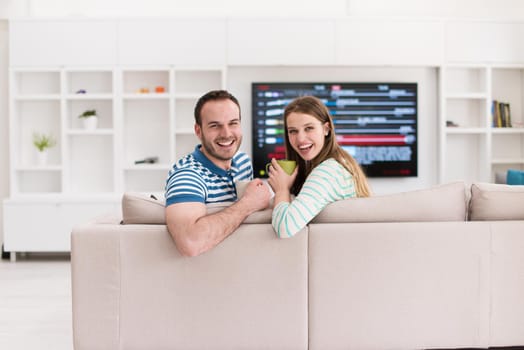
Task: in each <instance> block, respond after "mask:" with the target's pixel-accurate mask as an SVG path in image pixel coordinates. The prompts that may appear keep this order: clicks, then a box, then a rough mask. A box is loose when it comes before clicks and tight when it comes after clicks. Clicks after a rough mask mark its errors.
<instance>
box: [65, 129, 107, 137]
mask: <svg viewBox="0 0 524 350" xmlns="http://www.w3.org/2000/svg"><path fill="white" fill-rule="evenodd" d="M114 133H115V131H114V130H113V129H96V130H82V129H70V130H68V131H67V132H66V134H67V135H70V136H75V135H85V136H88V135H93V136H98V135H108V136H113V135H114Z"/></svg>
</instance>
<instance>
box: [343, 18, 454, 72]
mask: <svg viewBox="0 0 524 350" xmlns="http://www.w3.org/2000/svg"><path fill="white" fill-rule="evenodd" d="M442 29H443V24H442V22H441V21H408V20H389V19H388V20H385V19H365V20H364V19H349V20H338V21H337V22H336V36H335V37H336V41H335V48H336V64H340V65H392V64H395V65H402V66H407V65H415V66H418V65H427V66H438V65H440V64H442V62H443V52H442V46H443V40H444V35H443V30H442Z"/></svg>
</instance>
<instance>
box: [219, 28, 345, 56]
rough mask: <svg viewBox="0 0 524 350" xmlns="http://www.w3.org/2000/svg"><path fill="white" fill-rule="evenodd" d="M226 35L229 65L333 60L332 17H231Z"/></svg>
mask: <svg viewBox="0 0 524 350" xmlns="http://www.w3.org/2000/svg"><path fill="white" fill-rule="evenodd" d="M227 35H228V42H227V45H228V48H227V55H228V64H231V65H235V64H241V65H274V64H289V65H302V64H305V65H308V64H312V65H320V64H333V63H334V48H335V46H334V45H335V39H334V35H335V29H334V23H333V21H331V20H299V19H294V20H289V19H271V20H262V19H260V20H231V21H229V22H228V29H227Z"/></svg>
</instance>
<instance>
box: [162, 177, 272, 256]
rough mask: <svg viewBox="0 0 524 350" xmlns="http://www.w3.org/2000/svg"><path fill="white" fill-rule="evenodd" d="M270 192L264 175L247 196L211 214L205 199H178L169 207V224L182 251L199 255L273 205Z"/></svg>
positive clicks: (249, 190) (251, 186)
mask: <svg viewBox="0 0 524 350" xmlns="http://www.w3.org/2000/svg"><path fill="white" fill-rule="evenodd" d="M269 198H270V192H269V187H268V186H266V185H265V184H264V183H263V182H262V181H261V180H260V179H255V180H253V181H251V183H250V184H249V185H248V186H247V188H246V192H245V194H244V196H243V197H242V198H241V199H240V200H239V201H237V202H236V203H234V204H232V205H231V206H229V207H227V208H226V209H224V210H221V211H220V212H217V213H214V214H209V215H207V211H206V205H205V204H203V203H196V202H192V203H175V204H171V205H170V206H168V207H167V208H166V222H167V228H168V230H169V233H170V234H171V236H173V239H174V240H175V244H176V246H177V249H178V250H179V251H180V253H181V254H182V255H186V256H197V255H200V254H202V253H204V252H206V251H208V250H209V249H211V248H213V247H214V246H216V245H217V244H218V243H220V242H222V240H224V239H225V238H226V237H227V236H229V235H230V234H231V233H232V232H233V231H234V230H235V229H236V228H237V227H238V226H239V225H240V224H241V223H242V221H244V219H245V218H246V217H247V216H248V215H249V214H251V213H253V212H255V211H257V210H262V209H265V208H267V207H268V206H269Z"/></svg>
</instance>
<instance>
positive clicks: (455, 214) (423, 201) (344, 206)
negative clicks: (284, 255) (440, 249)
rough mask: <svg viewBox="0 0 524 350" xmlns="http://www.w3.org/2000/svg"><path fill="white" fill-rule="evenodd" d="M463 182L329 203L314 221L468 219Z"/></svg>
mask: <svg viewBox="0 0 524 350" xmlns="http://www.w3.org/2000/svg"><path fill="white" fill-rule="evenodd" d="M466 202H467V199H466V191H465V184H464V182H453V183H449V184H445V185H440V186H435V187H432V188H429V189H423V190H416V191H409V192H401V193H396V194H390V195H381V196H373V197H368V198H350V199H346V200H342V201H338V202H334V203H331V204H329V205H328V206H327V207H326V208H325V209H324V210H323V211H322V212H321V213H320V214H318V215H317V216H316V217H315V218H314V219H313V223H329V222H331V223H345V222H406V221H465V220H466V208H467V205H466Z"/></svg>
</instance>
